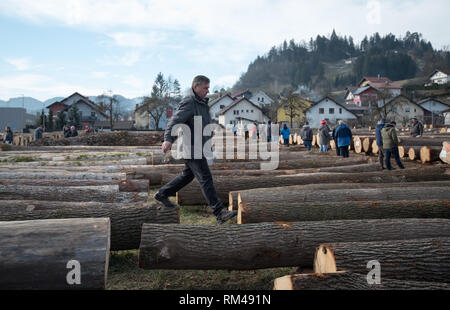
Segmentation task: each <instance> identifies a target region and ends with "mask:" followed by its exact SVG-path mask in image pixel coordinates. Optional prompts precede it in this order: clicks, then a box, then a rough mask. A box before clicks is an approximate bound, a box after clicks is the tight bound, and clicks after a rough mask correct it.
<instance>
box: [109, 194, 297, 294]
mask: <svg viewBox="0 0 450 310" xmlns="http://www.w3.org/2000/svg"><path fill="white" fill-rule="evenodd" d="M156 191H157V189H156V188H152V189H151V190H150V192H149V197H153V195H154V194H155V193H156ZM151 200H152V198H150V201H151ZM173 201H175V200H174V198H173ZM180 222H181V224H195V225H217V221H216V218H215V216H214V215H213V214H212V212H211V211H210V209H209V208H208V207H206V206H183V207H182V208H181V210H180ZM235 223H236V220H235V219H234V220H233V221H232V224H235ZM225 225H227V224H225ZM138 259H139V251H138V250H133V251H116V252H111V256H110V261H109V272H108V282H107V289H109V290H272V289H273V281H274V280H275V279H276V278H278V277H282V276H285V275H288V274H294V273H295V270H296V268H292V267H289V268H273V269H262V270H249V271H247V270H233V271H228V270H144V269H140V268H139V267H138Z"/></svg>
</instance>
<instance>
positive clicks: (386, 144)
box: [381, 121, 405, 170]
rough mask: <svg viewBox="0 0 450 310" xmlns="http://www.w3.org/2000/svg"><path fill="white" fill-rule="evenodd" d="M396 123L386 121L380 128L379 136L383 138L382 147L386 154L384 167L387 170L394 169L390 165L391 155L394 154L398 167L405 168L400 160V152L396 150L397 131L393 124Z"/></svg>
mask: <svg viewBox="0 0 450 310" xmlns="http://www.w3.org/2000/svg"><path fill="white" fill-rule="evenodd" d="M396 125H397V123H396V122H395V121H392V122H390V123H389V124H388V123H386V125H385V126H384V128H383V129H382V130H381V137H382V139H383V149H384V152H385V156H386V168H387V170H395V168H392V166H391V155H393V156H394V158H395V161H396V162H397V165H398V166H399V167H400V169H405V167H404V166H403V164H402V161H401V160H400V154H399V152H398V138H397V132H396V131H395V126H396Z"/></svg>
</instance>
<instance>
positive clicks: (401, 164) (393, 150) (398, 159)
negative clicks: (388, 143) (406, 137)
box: [384, 147, 405, 170]
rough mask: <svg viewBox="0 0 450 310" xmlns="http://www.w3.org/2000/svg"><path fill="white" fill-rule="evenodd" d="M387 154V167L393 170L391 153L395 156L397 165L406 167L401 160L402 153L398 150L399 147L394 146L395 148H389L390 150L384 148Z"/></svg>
mask: <svg viewBox="0 0 450 310" xmlns="http://www.w3.org/2000/svg"><path fill="white" fill-rule="evenodd" d="M384 153H385V156H386V169H388V170H391V169H392V166H391V155H393V156H394V158H395V161H396V162H397V165H398V166H399V167H400V168H402V169H403V168H405V167H404V166H403V163H402V161H401V160H400V154H399V152H398V147H394V148H393V149H389V150H384Z"/></svg>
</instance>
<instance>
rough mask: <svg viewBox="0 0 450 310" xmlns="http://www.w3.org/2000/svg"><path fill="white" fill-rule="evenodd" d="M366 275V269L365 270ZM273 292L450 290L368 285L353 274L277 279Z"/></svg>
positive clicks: (417, 284)
mask: <svg viewBox="0 0 450 310" xmlns="http://www.w3.org/2000/svg"><path fill="white" fill-rule="evenodd" d="M366 273H367V269H366ZM274 289H275V290H450V285H449V284H447V283H434V282H419V281H400V280H394V279H386V278H384V277H383V278H382V280H381V284H368V282H367V275H365V274H358V273H353V272H346V271H342V272H336V273H327V274H317V273H314V274H296V275H288V276H284V277H281V278H277V279H275V281H274Z"/></svg>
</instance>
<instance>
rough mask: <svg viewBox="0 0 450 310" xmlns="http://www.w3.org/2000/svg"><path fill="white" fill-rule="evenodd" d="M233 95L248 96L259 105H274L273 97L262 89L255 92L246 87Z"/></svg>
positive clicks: (247, 97)
mask: <svg viewBox="0 0 450 310" xmlns="http://www.w3.org/2000/svg"><path fill="white" fill-rule="evenodd" d="M231 97H232V98H233V99H240V98H246V99H248V100H250V101H251V102H253V103H254V104H256V105H257V106H259V107H262V106H263V105H272V104H273V103H274V101H273V99H272V98H270V97H269V96H268V95H267V94H266V93H265V92H263V91H261V90H258V91H256V92H253V91H250V90H249V89H246V90H244V91H241V92H239V93H236V94H233V95H232V96H231Z"/></svg>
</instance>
